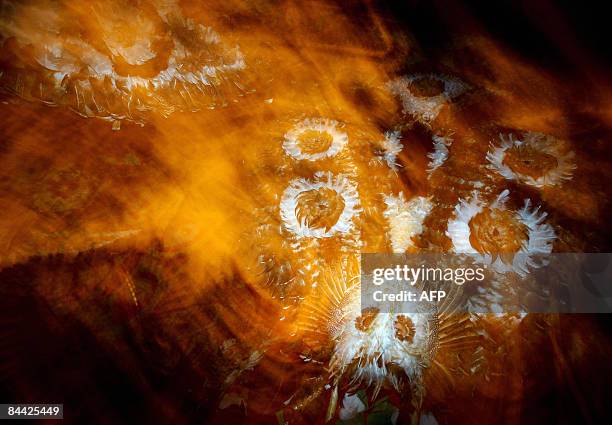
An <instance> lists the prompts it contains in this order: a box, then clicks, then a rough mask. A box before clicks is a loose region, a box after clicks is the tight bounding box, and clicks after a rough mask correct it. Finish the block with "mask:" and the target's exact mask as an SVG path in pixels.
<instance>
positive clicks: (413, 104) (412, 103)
mask: <svg viewBox="0 0 612 425" xmlns="http://www.w3.org/2000/svg"><path fill="white" fill-rule="evenodd" d="M387 87H388V88H389V90H390V91H391V93H393V94H394V95H396V96H398V97H399V98H400V100H401V102H402V105H403V107H404V113H406V114H409V115H411V116H412V117H414V118H415V119H416V120H417V121H419V122H421V123H423V124H429V123H430V122H431V121H433V120H435V119H436V117H437V116H438V114H439V113H440V110H441V109H442V107H443V106H444V105H446V104H447V103H448V102H450V101H452V100H453V99H455V98H457V97H459V96H460V95H462V94H463V93H465V91H466V90H467V89H468V87H467V85H466V84H464V83H463V82H461V81H460V80H459V79H457V78H454V77H449V76H446V75H438V74H412V75H408V76H405V77H399V78H396V79H395V80H392V81H390V82H389V83H388V84H387Z"/></svg>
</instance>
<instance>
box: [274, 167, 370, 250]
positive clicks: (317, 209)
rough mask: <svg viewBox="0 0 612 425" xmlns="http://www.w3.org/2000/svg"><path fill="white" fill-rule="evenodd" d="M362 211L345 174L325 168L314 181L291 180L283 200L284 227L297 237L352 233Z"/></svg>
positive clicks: (316, 175)
mask: <svg viewBox="0 0 612 425" xmlns="http://www.w3.org/2000/svg"><path fill="white" fill-rule="evenodd" d="M360 211H361V209H360V206H359V196H358V194H357V188H356V186H355V185H354V184H353V183H352V182H351V181H350V180H349V179H348V178H347V177H346V176H344V175H342V174H339V175H337V176H334V175H333V174H332V173H330V172H323V171H320V172H317V173H316V174H315V175H314V179H312V180H307V179H304V178H298V179H295V180H293V181H291V183H290V184H289V186H288V187H287V189H285V192H284V193H283V196H282V198H281V202H280V215H281V219H282V221H283V226H284V228H285V229H286V230H287V231H289V232H290V233H291V234H292V235H293V236H294V237H295V238H297V239H307V238H316V239H321V238H330V237H332V236H334V235H340V236H349V235H350V234H351V233H353V232H354V231H355V223H354V222H353V219H354V218H355V217H356V216H358V215H359V213H360Z"/></svg>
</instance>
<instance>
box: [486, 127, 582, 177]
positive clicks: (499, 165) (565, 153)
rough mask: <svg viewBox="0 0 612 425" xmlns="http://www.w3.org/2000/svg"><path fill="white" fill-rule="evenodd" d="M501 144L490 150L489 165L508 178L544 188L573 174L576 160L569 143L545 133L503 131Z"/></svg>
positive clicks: (488, 154) (488, 155)
mask: <svg viewBox="0 0 612 425" xmlns="http://www.w3.org/2000/svg"><path fill="white" fill-rule="evenodd" d="M499 137H500V140H501V145H500V146H493V147H492V149H491V150H490V151H489V152H488V153H487V160H488V161H489V167H490V168H491V169H493V170H495V171H496V172H498V173H499V174H501V175H502V176H503V177H505V178H506V179H508V180H515V181H518V182H521V183H525V184H528V185H530V186H534V187H538V188H542V187H547V186H554V185H560V184H561V183H563V181H565V180H569V179H571V178H572V174H573V172H574V169H575V168H576V164H575V163H574V153H573V152H572V151H571V150H569V147H568V146H567V143H565V142H564V141H562V140H558V139H555V138H554V137H551V136H547V135H545V134H541V133H531V132H528V133H526V134H525V135H524V136H523V137H522V138H521V139H515V138H514V137H513V136H512V134H510V135H508V136H507V137H504V135H502V134H500V136H499Z"/></svg>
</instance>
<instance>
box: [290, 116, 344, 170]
mask: <svg viewBox="0 0 612 425" xmlns="http://www.w3.org/2000/svg"><path fill="white" fill-rule="evenodd" d="M339 126H340V124H339V123H338V122H337V121H334V120H330V119H327V118H307V119H305V120H303V121H301V122H299V123H298V124H297V125H295V126H294V127H293V128H292V129H291V130H290V131H288V132H287V133H286V134H285V138H284V140H283V150H284V151H285V153H286V154H287V155H289V156H291V157H292V158H295V159H297V160H308V161H318V160H320V159H324V158H331V157H333V156H336V155H337V154H338V152H340V151H341V150H342V149H343V148H344V146H345V145H346V144H347V143H348V136H347V134H346V133H345V132H343V131H340V130H339V129H338V127H339ZM307 131H315V132H319V133H327V134H328V135H329V136H330V137H331V139H332V141H331V144H330V145H329V147H328V148H327V149H326V150H325V151H324V152H316V153H305V152H303V151H302V148H301V147H300V136H301V135H302V134H304V133H306V132H307Z"/></svg>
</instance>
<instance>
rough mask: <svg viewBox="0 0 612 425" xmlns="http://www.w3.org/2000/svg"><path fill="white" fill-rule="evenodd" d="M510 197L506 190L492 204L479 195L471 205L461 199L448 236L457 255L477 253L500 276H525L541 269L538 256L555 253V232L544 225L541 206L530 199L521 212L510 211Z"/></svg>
mask: <svg viewBox="0 0 612 425" xmlns="http://www.w3.org/2000/svg"><path fill="white" fill-rule="evenodd" d="M508 195H509V191H508V190H504V191H503V192H502V193H501V194H500V195H499V196H498V197H497V199H496V200H495V201H494V202H492V203H486V202H484V201H482V200H480V199H479V198H478V194H477V193H474V195H473V197H472V199H471V200H470V201H469V202H468V201H467V200H461V201H460V202H459V204H458V205H456V206H455V216H454V218H452V219H451V220H449V222H448V228H447V232H446V234H447V236H448V237H449V238H450V239H451V241H452V244H453V247H452V249H453V251H454V252H456V253H459V254H473V255H474V256H475V258H476V259H478V260H479V261H481V262H483V263H484V264H489V265H491V266H492V267H493V269H494V270H496V271H497V272H499V273H507V272H515V273H517V274H518V275H520V276H525V275H526V274H527V273H528V271H529V267H539V265H540V264H539V262H538V261H537V259H536V256H537V255H538V254H549V253H551V252H552V243H553V241H554V239H555V232H554V230H553V228H552V226H550V225H549V224H546V223H543V221H544V219H545V218H546V215H547V214H546V213H540V208H539V207H538V208H535V209H532V208H531V201H530V200H528V199H526V200H525V204H524V206H523V208H521V209H520V210H518V211H513V210H510V209H508V208H506V205H505V204H506V201H507V200H508Z"/></svg>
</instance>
